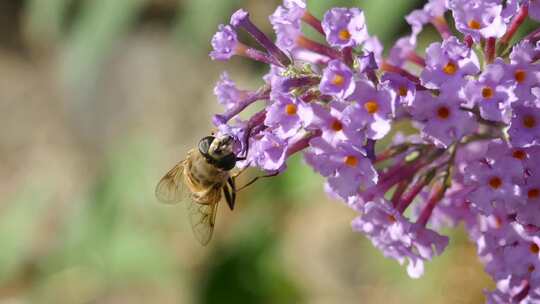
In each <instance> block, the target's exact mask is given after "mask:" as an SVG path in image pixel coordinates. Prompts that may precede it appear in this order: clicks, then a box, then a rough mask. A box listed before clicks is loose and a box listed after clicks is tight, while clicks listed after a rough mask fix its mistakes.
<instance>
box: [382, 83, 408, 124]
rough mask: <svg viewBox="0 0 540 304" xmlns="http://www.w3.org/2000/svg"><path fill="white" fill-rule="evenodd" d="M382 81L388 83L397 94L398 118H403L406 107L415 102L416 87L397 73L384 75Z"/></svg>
mask: <svg viewBox="0 0 540 304" xmlns="http://www.w3.org/2000/svg"><path fill="white" fill-rule="evenodd" d="M382 81H383V82H387V83H388V86H389V87H390V88H392V89H393V90H394V92H395V98H396V99H395V101H394V104H395V106H396V117H403V116H404V115H405V114H406V113H405V109H404V107H407V106H409V105H410V104H412V102H413V101H414V98H415V96H416V85H415V84H414V83H413V82H412V81H410V80H409V79H407V78H405V77H402V76H400V75H398V74H395V73H386V74H384V76H383V77H382Z"/></svg>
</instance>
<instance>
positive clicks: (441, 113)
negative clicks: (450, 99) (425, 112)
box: [437, 106, 450, 119]
mask: <svg viewBox="0 0 540 304" xmlns="http://www.w3.org/2000/svg"><path fill="white" fill-rule="evenodd" d="M437 116H438V117H439V118H440V119H447V118H448V116H450V109H448V108H447V107H444V106H443V107H440V108H438V109H437Z"/></svg>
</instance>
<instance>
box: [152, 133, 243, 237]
mask: <svg viewBox="0 0 540 304" xmlns="http://www.w3.org/2000/svg"><path fill="white" fill-rule="evenodd" d="M233 145H234V138H233V137H231V136H228V135H225V136H219V137H214V136H206V137H204V138H203V139H201V140H200V141H199V144H198V147H197V149H192V150H190V151H189V152H188V154H187V156H186V158H185V159H184V160H182V161H180V162H179V163H178V164H177V165H176V166H174V167H173V168H172V169H171V170H169V172H167V174H165V176H163V178H161V180H160V181H159V183H158V184H157V186H156V190H155V193H156V197H157V198H158V199H159V200H160V201H161V202H163V203H166V204H175V203H179V202H181V201H186V202H187V203H188V215H189V219H190V222H191V227H192V229H193V232H194V234H195V237H196V238H197V240H198V241H199V242H200V243H201V244H202V245H206V244H208V242H210V239H211V238H212V233H213V231H214V225H215V222H216V213H217V207H218V203H219V202H220V200H221V197H222V193H223V196H224V197H225V200H226V202H227V205H228V206H229V208H230V209H231V210H233V209H234V204H235V201H236V192H237V189H236V186H235V181H234V178H235V176H232V175H231V170H232V169H233V168H234V167H235V166H236V162H237V161H239V160H243V159H245V158H241V157H237V156H236V155H235V154H234V152H233Z"/></svg>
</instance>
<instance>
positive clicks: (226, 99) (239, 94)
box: [214, 72, 247, 109]
mask: <svg viewBox="0 0 540 304" xmlns="http://www.w3.org/2000/svg"><path fill="white" fill-rule="evenodd" d="M214 95H216V97H217V99H218V102H219V103H220V104H222V105H223V106H225V108H227V109H232V108H233V107H234V106H235V105H236V104H237V103H238V101H240V100H241V99H244V98H246V97H247V91H243V90H239V89H238V88H237V87H236V84H235V83H234V81H232V80H231V78H230V77H229V74H228V73H227V72H223V73H221V76H220V77H219V81H218V82H217V84H216V86H215V87H214Z"/></svg>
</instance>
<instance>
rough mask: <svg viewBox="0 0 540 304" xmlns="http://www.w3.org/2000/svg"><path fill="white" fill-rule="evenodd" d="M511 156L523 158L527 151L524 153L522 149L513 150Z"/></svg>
mask: <svg viewBox="0 0 540 304" xmlns="http://www.w3.org/2000/svg"><path fill="white" fill-rule="evenodd" d="M512 157H513V158H515V159H519V160H524V159H525V157H527V153H525V151H523V150H514V152H512Z"/></svg>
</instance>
